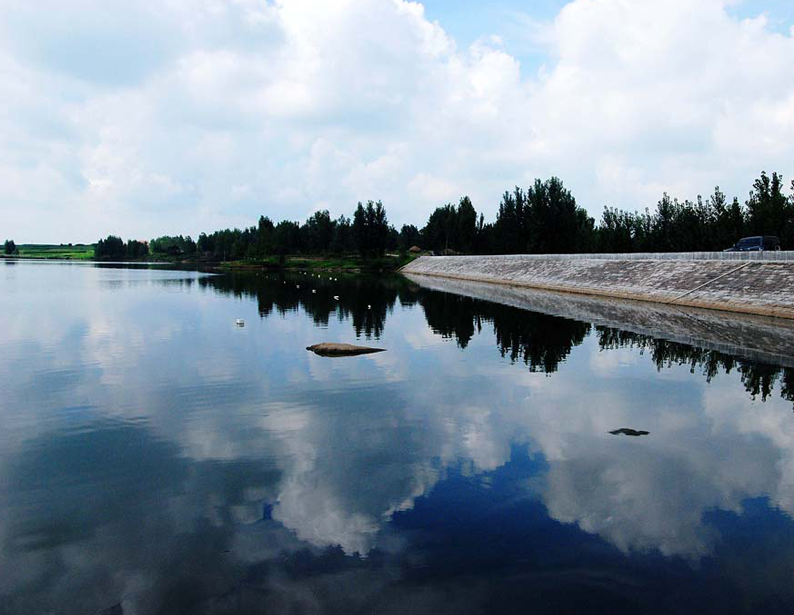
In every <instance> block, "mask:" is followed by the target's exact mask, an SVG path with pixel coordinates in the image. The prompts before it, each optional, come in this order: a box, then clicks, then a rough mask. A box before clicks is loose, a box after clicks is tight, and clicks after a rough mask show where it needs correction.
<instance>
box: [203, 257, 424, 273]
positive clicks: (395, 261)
mask: <svg viewBox="0 0 794 615" xmlns="http://www.w3.org/2000/svg"><path fill="white" fill-rule="evenodd" d="M414 258H415V257H413V256H398V255H394V256H383V257H380V258H369V259H365V258H361V257H360V256H349V255H348V256H287V257H286V258H285V259H283V261H282V260H281V259H279V258H278V257H276V256H273V257H269V258H264V259H257V260H239V261H226V262H222V263H216V264H215V266H216V267H217V268H218V269H220V270H223V271H226V270H228V271H232V270H246V269H255V270H261V269H270V270H279V269H284V270H323V271H346V272H350V273H358V272H383V271H396V270H397V269H399V268H400V267H402V266H403V265H406V264H408V263H410V262H411V261H412V260H413V259H414Z"/></svg>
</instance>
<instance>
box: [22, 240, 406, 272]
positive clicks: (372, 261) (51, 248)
mask: <svg viewBox="0 0 794 615" xmlns="http://www.w3.org/2000/svg"><path fill="white" fill-rule="evenodd" d="M18 248H19V254H18V255H15V256H14V257H11V258H25V259H58V260H81V261H89V260H96V259H94V246H92V245H74V246H68V245H44V244H25V245H20V246H18ZM414 258H415V257H414V256H400V255H387V256H382V257H380V258H368V259H365V258H362V257H360V256H357V255H338V256H333V255H327V256H287V257H285V258H283V259H281V258H279V257H277V256H270V257H267V258H262V259H242V260H234V261H217V260H214V259H211V258H201V257H195V256H193V257H186V256H184V255H181V256H174V255H166V254H149V255H147V256H145V257H143V258H139V259H126V258H117V259H111V260H125V261H126V260H134V261H135V262H141V263H146V262H152V263H169V264H172V265H175V266H180V265H182V266H189V267H191V268H192V267H201V268H208V269H215V270H219V271H237V270H243V271H244V270H256V271H261V270H263V269H265V270H272V271H278V270H309V269H311V270H325V271H346V272H350V273H358V272H383V271H396V270H397V269H399V268H400V267H402V266H403V265H406V264H408V263H410V262H411V261H412V260H413V259H414ZM99 260H100V262H101V259H99Z"/></svg>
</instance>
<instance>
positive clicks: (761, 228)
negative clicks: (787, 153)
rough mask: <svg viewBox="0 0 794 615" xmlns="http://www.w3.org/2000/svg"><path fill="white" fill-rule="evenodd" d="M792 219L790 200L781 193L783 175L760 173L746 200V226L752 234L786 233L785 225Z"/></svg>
mask: <svg viewBox="0 0 794 615" xmlns="http://www.w3.org/2000/svg"><path fill="white" fill-rule="evenodd" d="M792 219H794V207H792V202H791V200H790V199H789V198H788V197H786V195H785V194H783V177H782V176H781V175H778V174H777V173H772V177H770V176H769V175H767V174H766V172H762V173H761V177H760V178H758V179H756V180H755V182H753V189H752V191H751V192H750V198H749V199H748V200H747V227H748V232H749V233H750V234H753V235H777V236H778V237H782V236H784V235H785V234H786V230H787V227H788V226H789V224H790V223H791V221H792Z"/></svg>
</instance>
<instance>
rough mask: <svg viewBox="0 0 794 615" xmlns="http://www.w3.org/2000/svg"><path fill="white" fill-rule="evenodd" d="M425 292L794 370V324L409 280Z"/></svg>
mask: <svg viewBox="0 0 794 615" xmlns="http://www.w3.org/2000/svg"><path fill="white" fill-rule="evenodd" d="M405 277H406V278H408V279H409V280H411V281H412V282H414V283H415V284H418V285H419V286H421V287H423V288H427V289H430V290H435V291H440V292H445V293H451V294H454V295H460V296H461V297H468V298H471V299H475V300H482V301H489V302H492V303H501V304H503V305H509V306H512V307H515V308H518V309H522V310H529V311H531V312H539V313H541V314H548V315H550V316H558V317H561V318H569V319H573V320H578V321H581V322H589V323H592V324H594V325H596V326H601V327H610V328H614V329H620V330H621V331H629V332H631V333H638V334H640V335H645V336H648V337H652V338H655V339H664V340H668V341H670V342H676V343H680V344H686V345H688V346H695V347H698V348H704V349H706V350H711V351H716V352H720V353H723V354H728V355H731V356H735V357H739V358H742V359H746V360H750V361H755V362H760V363H767V364H770V365H782V366H785V367H794V320H780V319H777V318H770V317H768V316H756V315H753V314H735V313H734V314H730V313H727V312H717V311H714V310H704V309H701V308H693V307H679V306H668V305H662V304H659V303H650V302H647V301H630V300H628V299H608V298H605V297H594V296H588V295H582V294H576V295H572V294H568V293H561V292H556V291H549V290H538V289H534V288H520V287H517V286H506V285H494V284H489V283H487V282H470V281H467V280H455V279H451V278H440V277H435V276H423V275H413V274H405Z"/></svg>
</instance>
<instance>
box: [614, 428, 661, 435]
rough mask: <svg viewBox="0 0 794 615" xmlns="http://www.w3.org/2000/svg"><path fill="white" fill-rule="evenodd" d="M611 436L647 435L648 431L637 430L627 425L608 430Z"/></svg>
mask: <svg viewBox="0 0 794 615" xmlns="http://www.w3.org/2000/svg"><path fill="white" fill-rule="evenodd" d="M609 433H611V434H612V435H613V436H619V435H621V434H622V435H624V436H647V435H648V434H649V433H651V432H650V431H638V430H636V429H629V428H628V427H621V428H620V429H616V430H615V431H610V432H609Z"/></svg>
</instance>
